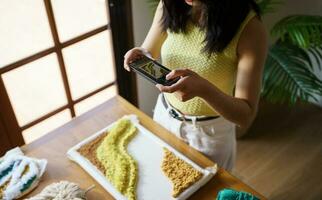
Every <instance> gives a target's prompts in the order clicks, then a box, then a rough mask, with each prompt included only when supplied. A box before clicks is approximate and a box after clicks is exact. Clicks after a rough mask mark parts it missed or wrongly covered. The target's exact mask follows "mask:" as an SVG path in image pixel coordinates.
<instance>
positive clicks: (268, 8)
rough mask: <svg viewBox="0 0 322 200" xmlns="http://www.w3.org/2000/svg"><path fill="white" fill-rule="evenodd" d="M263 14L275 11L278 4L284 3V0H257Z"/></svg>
mask: <svg viewBox="0 0 322 200" xmlns="http://www.w3.org/2000/svg"><path fill="white" fill-rule="evenodd" d="M256 3H257V4H258V6H259V9H260V11H261V14H262V15H265V14H267V13H273V12H275V11H276V6H278V5H280V4H283V1H282V0H257V1H256Z"/></svg>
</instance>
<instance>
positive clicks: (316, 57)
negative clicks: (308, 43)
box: [307, 45, 322, 70]
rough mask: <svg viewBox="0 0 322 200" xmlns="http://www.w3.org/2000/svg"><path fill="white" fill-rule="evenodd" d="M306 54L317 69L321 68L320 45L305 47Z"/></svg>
mask: <svg viewBox="0 0 322 200" xmlns="http://www.w3.org/2000/svg"><path fill="white" fill-rule="evenodd" d="M307 52H308V54H309V55H310V56H311V60H312V62H315V64H316V65H315V66H317V67H318V69H319V70H322V45H321V46H317V47H313V48H309V49H307Z"/></svg>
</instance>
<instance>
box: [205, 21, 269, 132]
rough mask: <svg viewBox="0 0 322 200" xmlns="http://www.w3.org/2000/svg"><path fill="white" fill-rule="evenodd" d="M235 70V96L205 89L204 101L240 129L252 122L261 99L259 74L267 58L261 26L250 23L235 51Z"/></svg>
mask: <svg viewBox="0 0 322 200" xmlns="http://www.w3.org/2000/svg"><path fill="white" fill-rule="evenodd" d="M237 52H238V68H237V80H236V88H235V96H234V97H231V96H229V95H226V94H224V93H222V92H221V91H219V90H218V89H217V88H216V87H207V88H208V90H207V92H205V94H204V98H205V100H206V101H207V102H208V103H209V104H210V105H211V106H212V107H214V108H215V109H216V111H217V112H219V113H220V114H221V115H222V116H224V117H225V118H226V119H228V120H230V121H232V122H234V123H236V124H237V125H239V126H240V127H241V128H242V129H246V128H248V127H249V126H250V125H251V123H252V122H253V120H254V118H255V116H256V113H257V105H258V101H259V97H260V89H261V80H262V72H263V68H264V64H265V59H266V54H267V36H266V31H265V28H264V26H263V24H262V23H261V22H260V21H259V20H258V19H256V18H254V19H252V20H251V21H250V22H249V23H248V24H247V26H246V28H245V30H244V31H243V33H242V35H241V37H240V40H239V43H238V47H237Z"/></svg>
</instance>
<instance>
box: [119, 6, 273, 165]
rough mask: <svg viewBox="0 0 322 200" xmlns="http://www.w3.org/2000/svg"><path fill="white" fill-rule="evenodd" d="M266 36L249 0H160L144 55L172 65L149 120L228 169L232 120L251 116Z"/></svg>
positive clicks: (133, 54)
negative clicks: (166, 83)
mask: <svg viewBox="0 0 322 200" xmlns="http://www.w3.org/2000/svg"><path fill="white" fill-rule="evenodd" d="M266 53H267V36H266V31H265V28H264V27H263V24H262V23H261V21H260V17H259V9H258V6H257V5H256V3H255V2H254V1H253V0H162V1H161V2H160V3H159V6H158V8H157V10H156V13H155V17H154V20H153V23H152V26H151V28H150V31H149V33H148V35H147V36H146V39H145V41H144V43H143V44H142V46H141V47H136V48H133V49H131V50H130V51H128V52H127V53H126V55H125V56H124V58H125V59H124V67H125V68H126V69H127V70H129V67H128V64H129V63H130V62H132V61H133V60H135V59H137V58H138V57H140V56H141V55H142V54H144V55H148V56H150V57H152V58H153V59H158V58H159V57H160V56H161V58H162V63H163V65H165V66H166V67H168V68H170V69H172V71H171V73H170V74H168V75H167V79H174V78H176V77H180V79H179V80H178V81H177V82H176V83H175V84H173V85H171V86H163V85H156V87H157V88H158V89H159V90H160V91H161V92H162V93H161V94H160V95H159V98H158V101H157V104H156V107H155V110H154V120H156V121H157V122H158V123H160V124H161V125H163V126H164V127H165V128H167V129H168V130H170V131H171V132H173V133H174V134H175V135H176V136H177V137H179V138H181V139H182V140H184V141H185V142H187V143H188V144H189V145H190V146H192V147H194V148H196V149H197V150H199V151H200V152H202V153H203V154H204V155H206V156H208V157H209V158H210V159H211V160H213V161H215V162H216V163H218V164H219V166H221V167H223V168H225V169H226V170H231V169H232V167H233V165H234V161H235V154H236V135H235V125H236V126H237V128H239V129H241V130H246V129H247V128H248V127H249V126H250V124H251V123H252V121H253V120H254V118H255V115H256V112H257V104H258V100H259V94H260V88H261V78H262V70H263V65H264V62H265V58H266Z"/></svg>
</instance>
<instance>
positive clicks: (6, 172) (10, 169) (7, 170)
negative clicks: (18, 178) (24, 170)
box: [0, 163, 15, 180]
mask: <svg viewBox="0 0 322 200" xmlns="http://www.w3.org/2000/svg"><path fill="white" fill-rule="evenodd" d="M14 165H15V163H12V164H11V165H10V166H9V167H8V168H6V169H5V170H3V171H2V172H1V174H0V180H1V179H2V178H3V177H5V176H6V175H7V174H8V173H9V172H11V171H12V169H13V166H14Z"/></svg>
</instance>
